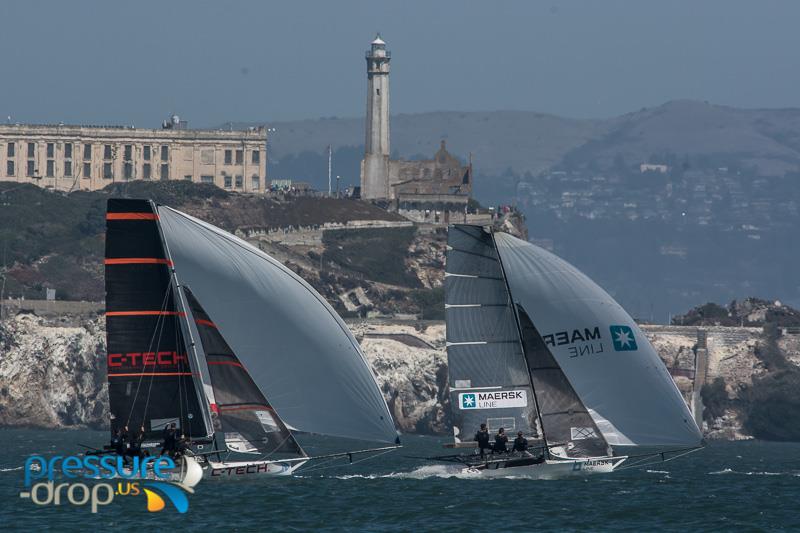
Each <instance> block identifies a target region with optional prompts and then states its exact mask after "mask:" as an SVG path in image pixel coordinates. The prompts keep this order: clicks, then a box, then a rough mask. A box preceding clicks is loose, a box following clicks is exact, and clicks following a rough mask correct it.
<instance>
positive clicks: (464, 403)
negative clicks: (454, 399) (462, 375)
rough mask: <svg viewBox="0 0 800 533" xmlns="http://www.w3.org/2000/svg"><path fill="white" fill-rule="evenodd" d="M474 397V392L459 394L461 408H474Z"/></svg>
mask: <svg viewBox="0 0 800 533" xmlns="http://www.w3.org/2000/svg"><path fill="white" fill-rule="evenodd" d="M475 404H476V399H475V395H474V394H462V395H461V408H462V409H475V406H476V405H475Z"/></svg>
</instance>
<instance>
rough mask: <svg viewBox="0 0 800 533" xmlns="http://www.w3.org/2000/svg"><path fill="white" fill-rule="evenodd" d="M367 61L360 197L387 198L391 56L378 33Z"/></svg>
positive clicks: (368, 51) (368, 53)
mask: <svg viewBox="0 0 800 533" xmlns="http://www.w3.org/2000/svg"><path fill="white" fill-rule="evenodd" d="M366 59H367V123H366V132H367V136H366V141H365V144H364V161H363V162H362V165H363V166H362V168H361V197H362V198H365V199H385V198H389V196H390V195H389V61H390V60H391V53H390V52H389V51H387V50H386V43H385V42H384V41H383V39H381V36H380V34H378V35H377V37H375V40H374V41H372V43H371V45H370V49H369V50H367V53H366Z"/></svg>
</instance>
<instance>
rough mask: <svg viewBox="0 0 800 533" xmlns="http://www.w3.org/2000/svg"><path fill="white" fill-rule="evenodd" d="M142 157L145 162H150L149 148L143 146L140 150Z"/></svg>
mask: <svg viewBox="0 0 800 533" xmlns="http://www.w3.org/2000/svg"><path fill="white" fill-rule="evenodd" d="M142 157H144V160H145V161H150V147H149V146H144V147H143V148H142Z"/></svg>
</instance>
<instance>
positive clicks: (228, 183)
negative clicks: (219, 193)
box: [225, 176, 233, 189]
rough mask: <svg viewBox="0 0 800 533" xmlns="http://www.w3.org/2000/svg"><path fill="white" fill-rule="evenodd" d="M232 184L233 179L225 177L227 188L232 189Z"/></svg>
mask: <svg viewBox="0 0 800 533" xmlns="http://www.w3.org/2000/svg"><path fill="white" fill-rule="evenodd" d="M232 184H233V177H231V176H225V188H226V189H230V188H231V185H232Z"/></svg>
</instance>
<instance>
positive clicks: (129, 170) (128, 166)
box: [122, 163, 133, 180]
mask: <svg viewBox="0 0 800 533" xmlns="http://www.w3.org/2000/svg"><path fill="white" fill-rule="evenodd" d="M122 170H123V172H124V175H125V179H126V180H129V179H131V178H132V177H133V163H125V166H124V167H122Z"/></svg>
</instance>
